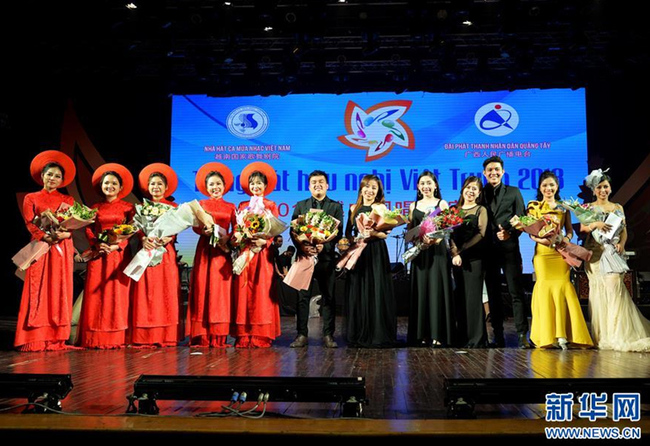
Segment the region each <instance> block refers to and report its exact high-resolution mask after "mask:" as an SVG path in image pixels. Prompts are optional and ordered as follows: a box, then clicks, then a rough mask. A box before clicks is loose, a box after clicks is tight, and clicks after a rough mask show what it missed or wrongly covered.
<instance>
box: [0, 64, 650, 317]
mask: <svg viewBox="0 0 650 446" xmlns="http://www.w3.org/2000/svg"><path fill="white" fill-rule="evenodd" d="M30 85H31V86H30V87H29V88H26V87H19V86H15V85H6V84H5V85H3V86H2V87H0V93H1V97H2V98H3V100H2V101H1V102H0V145H1V147H2V148H3V151H2V153H3V154H4V161H3V165H2V171H3V172H6V173H8V175H7V176H8V178H7V182H6V186H5V187H4V188H3V192H2V194H3V197H2V198H3V203H4V209H5V212H4V213H3V214H4V215H3V223H4V225H3V238H4V240H5V242H4V243H3V246H4V247H3V256H2V259H3V260H2V267H1V268H0V269H1V270H2V272H1V274H2V287H3V292H2V299H1V300H0V314H1V315H10V316H13V315H15V314H16V313H17V310H18V304H19V301H20V292H21V290H22V282H21V281H20V280H19V279H18V278H16V277H14V270H15V268H14V267H13V263H12V262H11V257H12V255H13V254H14V253H15V252H16V251H18V250H19V249H20V248H21V247H22V246H24V245H25V244H26V243H27V242H28V241H29V235H28V232H27V230H26V229H25V228H24V224H23V221H22V219H21V216H20V213H19V208H18V196H19V194H21V193H26V192H32V191H35V190H37V187H36V185H35V184H34V183H33V182H32V180H31V178H30V176H29V163H30V161H31V159H32V158H33V156H34V155H35V154H37V153H38V152H40V151H42V150H46V149H52V148H56V149H61V150H64V151H66V152H68V153H70V154H72V155H73V156H75V157H76V161H77V166H78V171H79V177H78V181H77V182H76V183H75V186H74V187H75V188H76V189H75V192H76V193H78V194H79V196H82V197H83V198H84V201H86V202H87V204H91V203H93V202H94V200H95V199H96V196H95V194H94V193H93V191H92V190H90V188H89V184H88V182H89V178H90V173H91V172H92V170H93V169H94V167H93V166H96V165H98V164H101V163H102V162H119V163H122V164H124V165H125V166H126V167H128V168H129V169H130V170H131V171H132V172H134V173H136V174H137V172H139V171H140V169H141V168H142V167H144V166H145V165H146V164H148V163H150V162H154V161H160V162H169V156H170V153H169V148H170V134H171V103H172V99H171V93H182V92H175V91H168V89H166V88H163V87H161V86H159V85H157V84H155V83H153V84H151V83H149V84H145V83H131V84H127V85H125V84H111V83H110V82H108V83H106V84H102V85H99V84H98V85H94V86H93V85H86V86H84V87H83V88H77V87H75V86H74V85H58V84H54V83H48V82H42V83H39V84H30ZM586 93H587V94H586V97H587V132H588V133H587V134H588V153H589V168H590V169H593V168H597V167H610V168H611V171H610V173H611V176H612V178H613V183H614V184H613V188H614V191H615V193H618V195H617V196H615V197H614V200H618V199H620V201H621V202H623V203H625V208H626V212H627V216H628V223H629V226H630V240H629V242H628V248H629V249H633V250H635V251H636V252H637V258H635V259H633V260H632V261H631V264H632V266H633V267H634V268H636V269H637V270H640V271H645V270H650V252H649V251H650V246H649V242H647V241H646V234H647V232H648V221H649V219H648V214H649V213H650V188H649V187H648V178H649V177H650V155H649V154H650V150H649V148H650V136H649V133H648V122H649V121H650V112H649V111H648V108H647V99H648V98H650V94H649V93H650V86H649V85H648V83H647V81H646V79H644V77H643V76H642V73H639V74H638V76H627V77H626V78H622V77H621V76H619V77H612V78H607V79H603V80H600V81H595V82H592V83H591V84H590V85H588V86H587V91H586ZM638 110H641V112H638ZM560 164H561V160H560ZM83 167H85V170H84V169H83ZM587 173H588V172H585V175H586V174H587ZM619 197H620V198H619ZM140 198H141V197H140V195H139V192H137V191H136V193H135V194H134V195H132V196H131V199H133V200H136V199H140ZM524 261H525V262H530V259H524Z"/></svg>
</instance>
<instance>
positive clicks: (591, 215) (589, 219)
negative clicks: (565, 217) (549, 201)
mask: <svg viewBox="0 0 650 446" xmlns="http://www.w3.org/2000/svg"><path fill="white" fill-rule="evenodd" d="M557 204H558V206H560V207H562V208H563V209H566V210H567V211H570V212H573V214H574V215H575V216H576V218H577V219H578V221H579V222H580V223H582V224H583V225H589V224H591V223H594V222H596V221H601V220H602V219H603V215H602V212H600V211H599V210H597V209H596V208H595V207H594V206H593V205H592V204H590V203H580V202H579V201H578V200H575V199H573V198H570V199H568V200H560V201H558V203H557Z"/></svg>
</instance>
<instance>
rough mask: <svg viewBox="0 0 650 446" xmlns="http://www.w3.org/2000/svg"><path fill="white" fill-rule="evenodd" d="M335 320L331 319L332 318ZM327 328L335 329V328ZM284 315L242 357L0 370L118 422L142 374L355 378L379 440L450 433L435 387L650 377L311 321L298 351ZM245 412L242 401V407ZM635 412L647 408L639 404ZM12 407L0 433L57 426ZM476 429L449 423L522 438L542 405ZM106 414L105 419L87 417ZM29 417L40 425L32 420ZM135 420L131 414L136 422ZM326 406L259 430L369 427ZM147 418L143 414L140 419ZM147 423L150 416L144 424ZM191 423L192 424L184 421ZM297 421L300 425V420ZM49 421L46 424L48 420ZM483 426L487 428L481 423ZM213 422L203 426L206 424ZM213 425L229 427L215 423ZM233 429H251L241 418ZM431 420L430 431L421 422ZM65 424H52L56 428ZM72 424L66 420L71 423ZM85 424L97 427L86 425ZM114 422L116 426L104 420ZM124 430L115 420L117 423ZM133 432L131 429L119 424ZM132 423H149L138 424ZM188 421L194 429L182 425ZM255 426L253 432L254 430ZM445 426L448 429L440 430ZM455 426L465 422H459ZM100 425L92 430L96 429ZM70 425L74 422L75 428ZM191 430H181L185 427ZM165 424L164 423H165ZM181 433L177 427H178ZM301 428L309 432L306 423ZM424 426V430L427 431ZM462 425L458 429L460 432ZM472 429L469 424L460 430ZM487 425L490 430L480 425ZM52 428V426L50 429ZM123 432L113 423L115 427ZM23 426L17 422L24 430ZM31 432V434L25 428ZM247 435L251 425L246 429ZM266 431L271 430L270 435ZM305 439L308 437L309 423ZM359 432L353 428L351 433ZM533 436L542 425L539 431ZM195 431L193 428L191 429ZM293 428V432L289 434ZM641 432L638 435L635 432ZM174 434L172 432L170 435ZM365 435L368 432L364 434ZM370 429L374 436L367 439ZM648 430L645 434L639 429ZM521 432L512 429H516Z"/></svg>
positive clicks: (543, 355) (277, 413) (47, 358)
mask: <svg viewBox="0 0 650 446" xmlns="http://www.w3.org/2000/svg"><path fill="white" fill-rule="evenodd" d="M337 322H341V321H337ZM406 322H407V321H406V319H405V318H400V321H399V333H398V337H400V338H402V339H404V338H405V335H406ZM337 326H340V324H339V325H337ZM506 329H507V343H508V345H509V346H514V344H515V336H514V330H513V327H512V325H511V324H510V323H508V324H507V325H506ZM294 330H295V326H294V321H293V318H290V317H283V333H284V334H283V335H282V336H281V337H280V338H279V339H278V340H277V341H276V343H275V344H274V346H273V347H272V348H270V349H255V350H243V349H235V348H227V349H196V348H191V349H190V348H188V347H174V348H165V349H132V348H126V349H123V350H95V351H89V350H75V351H65V352H43V353H19V352H14V351H2V352H0V373H46V374H71V375H72V381H73V384H74V388H73V390H72V391H71V393H70V394H69V395H68V397H67V398H65V399H64V400H63V401H62V408H63V411H64V412H67V413H74V414H77V415H87V416H90V417H86V418H89V419H97V418H100V419H103V420H110V419H112V418H114V417H115V416H118V417H117V418H118V419H129V420H133V419H134V416H130V417H125V416H123V415H124V413H125V411H126V408H127V405H128V402H127V399H126V396H127V395H129V394H131V393H132V392H133V384H134V382H135V381H136V379H137V378H138V377H139V376H140V375H141V374H147V375H202V376H206V375H214V376H291V377H357V376H361V377H365V379H366V387H367V396H368V399H369V404H367V405H366V406H365V408H364V418H365V421H363V423H370V424H368V425H366V426H373V425H372V423H382V422H383V424H382V425H383V426H384V427H383V429H384V430H383V431H381V430H380V431H381V432H383V433H385V434H387V433H391V432H392V433H400V432H401V433H404V432H411V431H412V430H413V429H415V431H417V432H420V433H423V432H426V431H427V429H432V430H435V429H437V432H446V430H447V429H449V430H451V431H453V429H452V427H450V426H454V421H452V420H446V414H447V411H446V408H445V406H444V390H443V380H444V379H445V378H540V379H542V378H650V353H620V352H609V351H598V350H569V351H561V350H539V349H533V350H519V349H516V348H505V349H476V350H458V349H430V348H429V349H427V348H394V349H356V348H347V347H345V344H344V342H343V340H342V339H340V337H339V336H337V340H338V341H339V345H340V347H339V348H338V349H326V348H324V347H322V343H321V340H320V321H319V320H318V319H312V320H311V321H310V345H309V347H307V348H304V349H291V348H289V344H290V342H291V341H292V340H293V337H294V335H295V332H294ZM24 402H25V401H20V400H7V399H5V400H2V399H0V410H1V409H6V408H9V407H12V406H13V405H16V404H20V403H24ZM221 404H222V403H216V402H201V401H159V403H158V405H159V407H160V409H161V412H160V415H159V416H158V419H159V420H161V421H162V420H169V417H168V416H172V417H178V419H179V420H183V419H188V418H187V417H194V416H196V415H198V414H201V413H205V412H212V411H218V410H220V408H221ZM251 405H252V404H251ZM643 407H644V409H646V408H647V406H645V405H644V406H643ZM21 410H22V409H13V410H10V411H4V412H1V413H2V415H0V432H1V431H2V430H3V429H6V428H7V426H13V425H14V424H13V423H17V422H18V421H16V420H22V421H21V422H26V420H27V422H28V425H29V426H31V425H32V424H35V425H40V424H39V423H44V424H43V425H45V424H47V423H48V422H49V423H52V422H53V421H54V420H55V419H58V418H59V416H58V415H43V416H41V415H16V414H19V413H20V411H21ZM476 414H477V420H475V421H474V423H482V425H481V424H476V425H461V424H459V425H457V426H459V427H458V428H457V429H458V430H457V432H456V433H457V434H458V433H463V434H465V435H471V432H473V430H472V429H476V432H477V434H478V433H479V432H481V433H482V434H483V435H485V434H489V432H492V433H493V434H494V433H495V432H504V431H503V429H506V430H508V429H513V426H515V425H516V424H513V422H514V421H517V422H519V425H521V426H527V427H526V428H524V427H522V429H524V431H525V430H526V429H530V428H532V427H531V426H534V429H538V430H539V428H540V427H539V426H541V425H542V424H543V422H544V417H545V408H544V406H543V405H542V404H537V405H507V404H500V405H477V406H476ZM97 416H111V417H103V418H102V417H97ZM25 417H36V418H25ZM39 417H44V420H45V421H42V422H40V421H39V422H37V421H35V420H38V419H39ZM136 417H137V416H136ZM338 417H339V408H338V406H337V405H336V404H324V403H269V405H268V408H267V414H266V416H265V420H267V421H265V423H268V422H271V421H268V420H273V419H275V420H277V421H278V422H279V423H285V422H287V420H288V419H289V420H293V421H294V423H292V424H291V425H293V426H299V424H296V423H295V422H306V421H307V420H309V419H311V420H314V419H316V420H325V419H329V420H331V421H329V423H338V424H335V425H334V426H338V427H331V426H330V427H326V428H323V429H325V431H327V430H328V429H329V431H330V432H331V431H332V430H334V431H341V432H343V431H346V429H348V428H349V429H351V432H357V434H359V433H360V432H362V431H363V432H365V429H370V431H372V429H374V428H373V427H361V426H363V425H361V424H357V428H354V427H352V426H354V425H351V426H350V425H346V424H345V423H346V422H349V421H350V420H341V419H339V418H338ZM142 418H144V419H145V420H151V418H152V417H142ZM154 418H155V417H154ZM192 419H195V418H192ZM304 419H307V420H304ZM48 420H51V421H48ZM487 420H489V422H488V423H486V421H487ZM215 421H217V420H211V422H215ZM218 421H220V422H222V423H225V424H222V426H227V425H228V424H227V423H233V422H235V421H236V420H230V421H226V420H218ZM239 421H240V422H244V421H246V422H248V423H253V424H251V426H255V424H254V423H255V421H251V420H239ZM648 421H650V417H648V415H647V412H644V415H643V419H642V422H643V423H644V425H648ZM430 422H436V423H438V424H437V425H436V426H437V427H435V428H434V427H433V425H426V424H422V423H430ZM66 423H67V422H66V421H59V422H56V423H55V424H58V425H59V426H63V425H66ZM71 423H74V422H71ZM88 423H90V425H93V423H99V422H98V421H93V422H88ZM105 423H106V426H108V425H110V424H111V423H117V424H120V422H119V421H106V422H105ZM122 423H124V421H122ZM128 423H130V424H129V425H131V426H133V425H134V424H133V423H134V422H133V421H129V422H128ZM139 423H145V424H146V423H149V424H151V423H155V422H154V421H140V422H139ZM190 423H200V421H191V422H190ZM259 423H261V420H260V422H258V424H257V426H261V425H262V424H259ZM450 423H451V424H450ZM459 423H472V422H471V421H462V422H461V421H459ZM100 424H101V423H100ZM77 425H79V424H77ZM190 425H191V424H190ZM167 426H168V427H169V426H170V424H169V422H168V424H167ZM185 426H186V428H187V425H185ZM308 426H309V425H308ZM427 426H429V427H427ZM460 426H465V427H460ZM468 426H475V427H473V428H472V427H468ZM490 426H492V427H490ZM50 427H52V426H50ZM122 427H123V426H122ZM25 428H26V429H27V425H26V426H25ZM31 428H33V429H37V427H33V426H32V427H31ZM251 428H252V427H251ZM274 429H277V427H276V428H274ZM311 429H312V430H311V431H310V432H311V433H312V434H313V433H314V432H318V428H317V425H316V424H311ZM358 429H360V430H358ZM542 429H543V428H542ZM195 431H197V432H198V431H200V427H199V424H197V425H196V427H195ZM298 431H300V429H298ZM645 431H646V429H645V428H644V433H645ZM178 432H179V431H178ZM373 432H374V431H373ZM378 432H379V431H377V432H375V434H377V433H378ZM649 433H650V432H649ZM520 434H521V432H520Z"/></svg>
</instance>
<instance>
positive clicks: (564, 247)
mask: <svg viewBox="0 0 650 446" xmlns="http://www.w3.org/2000/svg"><path fill="white" fill-rule="evenodd" d="M510 224H512V226H513V227H514V228H516V229H519V230H520V231H524V232H526V233H527V234H530V235H532V236H533V237H538V238H545V239H549V240H551V245H550V247H551V248H553V249H555V250H556V251H557V252H558V253H559V254H560V255H561V256H562V259H564V261H565V262H566V263H567V264H568V265H569V266H572V267H576V268H577V267H579V266H580V265H582V261H583V260H584V261H589V259H591V256H592V254H593V253H592V251H589V250H588V249H585V248H583V247H582V246H579V245H576V244H575V243H571V242H565V241H564V239H563V238H562V233H561V228H560V220H559V218H558V217H557V215H555V214H541V216H539V217H536V216H534V215H530V214H528V215H524V216H522V217H517V216H515V217H513V218H512V219H511V220H510Z"/></svg>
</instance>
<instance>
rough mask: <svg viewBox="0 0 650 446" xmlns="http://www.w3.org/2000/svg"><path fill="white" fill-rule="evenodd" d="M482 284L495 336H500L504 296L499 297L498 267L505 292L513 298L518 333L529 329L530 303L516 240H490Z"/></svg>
mask: <svg viewBox="0 0 650 446" xmlns="http://www.w3.org/2000/svg"><path fill="white" fill-rule="evenodd" d="M483 267H484V268H485V286H486V288H487V292H488V300H489V302H490V315H491V316H490V317H491V319H492V329H493V330H494V334H495V336H497V337H501V336H503V299H502V298H501V271H502V270H503V273H504V274H505V277H506V283H507V285H508V293H509V294H510V297H511V298H512V313H513V316H514V320H515V328H516V329H517V333H519V334H524V333H526V332H528V313H529V312H530V304H529V303H528V299H527V298H526V294H525V293H524V285H523V277H522V275H523V266H522V261H521V252H520V251H519V240H518V239H516V238H510V239H508V240H506V241H503V242H501V241H493V242H492V243H491V244H489V245H488V247H487V249H486V257H485V262H484V263H483Z"/></svg>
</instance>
